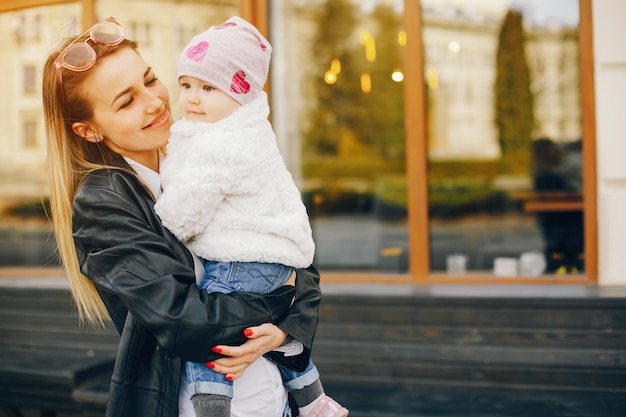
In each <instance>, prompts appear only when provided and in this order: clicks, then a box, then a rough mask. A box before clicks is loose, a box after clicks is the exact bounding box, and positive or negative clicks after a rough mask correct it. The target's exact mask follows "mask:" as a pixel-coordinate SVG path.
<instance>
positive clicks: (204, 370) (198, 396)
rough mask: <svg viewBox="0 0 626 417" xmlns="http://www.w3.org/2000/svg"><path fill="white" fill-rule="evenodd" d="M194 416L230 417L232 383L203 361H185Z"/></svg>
mask: <svg viewBox="0 0 626 417" xmlns="http://www.w3.org/2000/svg"><path fill="white" fill-rule="evenodd" d="M185 371H186V372H187V382H188V384H189V391H190V392H191V403H192V404H193V408H194V410H195V412H196V417H230V403H231V399H232V397H233V383H232V382H231V381H227V380H225V379H224V375H222V374H220V373H218V372H215V371H213V370H211V369H210V368H208V367H207V366H206V365H204V364H203V363H195V362H187V363H185Z"/></svg>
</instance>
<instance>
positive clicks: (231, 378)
mask: <svg viewBox="0 0 626 417" xmlns="http://www.w3.org/2000/svg"><path fill="white" fill-rule="evenodd" d="M224 379H225V380H227V381H232V380H233V377H232V376H230V375H226V376H225V377H224Z"/></svg>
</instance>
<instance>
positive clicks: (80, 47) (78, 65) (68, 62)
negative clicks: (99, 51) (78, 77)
mask: <svg viewBox="0 0 626 417" xmlns="http://www.w3.org/2000/svg"><path fill="white" fill-rule="evenodd" d="M95 61H96V52H95V51H94V50H93V48H92V47H91V46H89V45H88V44H86V43H82V42H81V43H75V44H74V45H72V46H70V47H69V48H68V49H67V51H65V55H64V56H63V66H65V67H66V68H68V69H71V70H72V71H84V70H86V69H89V68H91V66H92V65H93V64H94V62H95Z"/></svg>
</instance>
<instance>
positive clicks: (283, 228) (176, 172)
mask: <svg viewBox="0 0 626 417" xmlns="http://www.w3.org/2000/svg"><path fill="white" fill-rule="evenodd" d="M271 51H272V48H271V45H270V44H269V42H268V41H267V40H266V39H265V38H264V37H263V36H262V35H261V33H260V32H259V31H258V30H257V29H256V28H255V27H254V26H252V25H251V24H250V23H248V22H246V21H245V20H243V19H241V18H239V17H233V18H231V19H229V20H227V21H226V22H224V23H222V24H221V25H219V26H213V27H211V28H209V29H208V30H207V31H205V32H204V33H201V34H200V35H197V36H195V37H194V38H193V39H192V40H191V42H190V43H189V44H188V45H187V46H186V47H185V49H184V50H183V53H182V54H181V57H180V60H179V62H178V80H179V85H180V87H181V91H180V97H179V105H180V108H181V111H182V116H183V118H182V120H179V121H177V122H176V123H174V125H173V126H172V128H171V133H172V136H171V138H170V141H169V144H168V147H167V158H166V159H165V160H164V161H163V163H162V166H161V168H160V172H161V180H162V186H163V193H162V195H161V197H160V198H159V200H158V202H157V203H156V206H155V209H156V212H157V214H158V215H159V216H160V217H161V220H162V222H163V224H164V225H165V226H166V227H167V228H168V229H170V231H172V233H173V234H174V235H176V237H177V238H178V239H180V240H181V241H182V242H184V243H185V244H186V245H187V246H188V247H189V248H190V249H191V250H192V251H193V252H194V253H196V255H198V256H199V257H201V258H202V259H204V260H206V263H205V277H204V279H203V280H202V282H201V283H200V284H199V286H200V288H204V289H206V290H207V291H209V292H224V293H226V292H234V291H246V292H255V293H260V294H263V293H266V292H269V291H271V290H273V289H275V288H277V287H280V286H282V285H284V283H285V282H287V280H288V279H289V278H290V277H291V275H292V274H293V271H294V268H304V267H308V266H310V265H311V263H312V262H313V255H314V251H315V245H314V242H313V237H312V232H311V226H310V224H309V219H308V215H307V212H306V208H305V206H304V204H303V203H302V198H301V196H300V192H299V190H298V188H297V187H296V185H295V183H294V182H293V178H292V177H291V174H290V173H289V171H288V170H287V168H286V166H285V163H284V161H283V159H282V156H281V155H280V152H279V150H278V146H277V144H276V136H275V134H274V131H273V129H272V126H271V124H270V122H269V121H268V116H269V105H268V99H267V95H266V94H265V92H264V91H263V86H264V85H265V82H266V80H267V73H268V71H269V63H270V56H271ZM302 348H303V346H302V345H301V344H300V343H298V342H293V343H287V344H286V345H284V346H283V347H281V352H283V355H284V356H285V357H289V356H290V355H297V354H298V353H300V352H301V351H302ZM218 353H219V352H218ZM279 368H280V371H281V375H282V378H283V383H284V385H285V388H286V389H287V390H288V391H289V392H290V393H291V394H292V397H293V399H294V400H295V402H296V404H297V405H298V408H299V412H300V415H301V416H303V417H314V416H321V417H345V416H347V415H348V410H346V409H345V408H344V407H342V406H341V405H339V404H338V403H337V402H336V401H334V400H333V399H332V398H330V397H328V396H327V395H326V394H325V393H324V390H323V388H322V384H321V382H320V380H319V372H318V370H317V368H316V367H315V365H314V364H313V363H312V362H311V361H309V363H308V365H306V366H305V367H301V369H295V370H293V369H288V368H287V367H285V366H281V364H279ZM186 371H187V380H188V382H189V387H190V390H191V395H192V403H193V405H194V409H195V411H196V415H197V417H214V416H216V417H217V416H223V417H230V400H231V398H232V395H233V387H232V382H231V381H227V380H225V378H224V375H222V374H219V373H217V372H215V371H212V370H211V369H209V368H208V367H207V366H205V364H201V363H187V365H186Z"/></svg>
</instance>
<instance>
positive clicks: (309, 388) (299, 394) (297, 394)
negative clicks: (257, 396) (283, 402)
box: [279, 361, 348, 417]
mask: <svg viewBox="0 0 626 417" xmlns="http://www.w3.org/2000/svg"><path fill="white" fill-rule="evenodd" d="M279 369H280V374H281V376H282V378H283V383H284V384H285V388H286V389H287V391H289V393H290V394H291V395H292V397H293V399H294V401H295V402H296V404H297V405H298V410H299V412H300V416H302V417H345V416H347V415H348V410H347V409H345V408H344V407H342V406H341V405H339V404H338V403H337V402H336V401H335V400H333V399H332V398H330V397H328V396H327V395H326V394H325V393H324V387H323V386H322V382H321V381H320V374H319V371H318V370H317V368H316V367H315V365H314V364H313V362H312V361H309V365H308V366H307V368H306V369H305V370H304V371H303V372H296V371H292V370H290V369H287V368H284V367H282V366H279Z"/></svg>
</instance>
